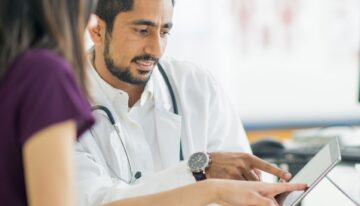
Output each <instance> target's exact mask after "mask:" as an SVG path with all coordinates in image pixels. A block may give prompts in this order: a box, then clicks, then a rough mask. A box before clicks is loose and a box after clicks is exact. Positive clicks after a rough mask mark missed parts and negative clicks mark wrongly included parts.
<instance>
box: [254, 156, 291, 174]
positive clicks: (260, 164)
mask: <svg viewBox="0 0 360 206" xmlns="http://www.w3.org/2000/svg"><path fill="white" fill-rule="evenodd" d="M250 164H251V166H252V167H253V168H257V169H260V170H263V171H265V172H268V173H270V174H273V175H275V176H277V177H280V178H283V179H285V180H290V179H291V174H290V173H289V172H287V171H285V170H282V169H280V168H278V167H276V166H274V165H272V164H270V163H268V162H266V161H264V160H262V159H260V158H258V157H256V156H251V157H250Z"/></svg>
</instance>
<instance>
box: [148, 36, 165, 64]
mask: <svg viewBox="0 0 360 206" xmlns="http://www.w3.org/2000/svg"><path fill="white" fill-rule="evenodd" d="M165 44H166V40H165V39H163V38H161V36H160V35H159V34H157V35H152V36H149V38H148V42H147V44H146V46H145V48H144V50H145V53H146V54H149V55H151V56H154V57H157V58H160V57H161V56H162V55H163V53H164V49H165V46H166V45H165Z"/></svg>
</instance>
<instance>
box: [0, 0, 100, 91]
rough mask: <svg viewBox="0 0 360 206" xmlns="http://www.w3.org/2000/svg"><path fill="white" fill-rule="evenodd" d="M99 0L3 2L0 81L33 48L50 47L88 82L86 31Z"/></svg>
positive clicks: (82, 81) (0, 12) (79, 78)
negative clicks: (23, 54)
mask: <svg viewBox="0 0 360 206" xmlns="http://www.w3.org/2000/svg"><path fill="white" fill-rule="evenodd" d="M95 6H96V0H1V6H0V81H1V79H3V78H4V75H6V72H7V70H8V69H9V68H10V66H11V64H12V63H13V61H14V60H15V58H16V57H17V56H18V55H20V54H21V53H23V52H24V51H25V50H27V49H29V48H48V49H50V50H53V51H54V52H56V53H58V54H59V55H61V56H63V57H64V58H65V59H66V60H67V61H68V62H69V63H70V65H72V66H73V68H74V72H75V76H76V79H77V81H78V83H79V86H80V87H81V89H82V90H83V91H84V92H85V93H86V94H87V90H86V86H85V85H86V83H85V68H86V57H85V53H84V40H83V36H84V30H85V27H86V23H87V20H88V18H89V16H90V13H91V12H92V9H93V8H95Z"/></svg>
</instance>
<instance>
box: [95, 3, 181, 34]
mask: <svg viewBox="0 0 360 206" xmlns="http://www.w3.org/2000/svg"><path fill="white" fill-rule="evenodd" d="M169 1H170V0H169ZM171 2H172V4H173V6H174V5H175V0H171ZM149 3H151V2H149ZM133 4H134V0H99V3H98V4H97V7H96V10H95V14H96V15H98V16H99V17H100V18H101V19H102V20H103V21H104V22H105V24H106V31H107V32H108V33H110V34H111V32H112V28H113V25H114V21H115V17H116V16H117V15H118V14H119V13H120V12H127V11H131V9H132V8H133Z"/></svg>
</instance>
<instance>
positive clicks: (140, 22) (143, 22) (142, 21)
mask: <svg viewBox="0 0 360 206" xmlns="http://www.w3.org/2000/svg"><path fill="white" fill-rule="evenodd" d="M131 24H133V25H145V26H151V27H156V24H155V23H154V22H152V21H150V20H146V19H138V20H135V21H133V22H131ZM172 26H173V24H172V23H171V22H170V23H166V24H163V25H162V26H161V27H162V28H166V29H171V28H172Z"/></svg>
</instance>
